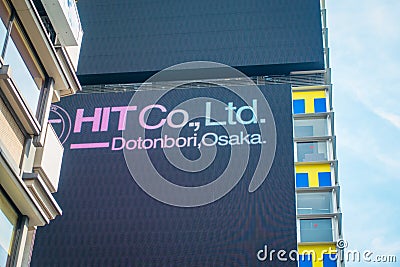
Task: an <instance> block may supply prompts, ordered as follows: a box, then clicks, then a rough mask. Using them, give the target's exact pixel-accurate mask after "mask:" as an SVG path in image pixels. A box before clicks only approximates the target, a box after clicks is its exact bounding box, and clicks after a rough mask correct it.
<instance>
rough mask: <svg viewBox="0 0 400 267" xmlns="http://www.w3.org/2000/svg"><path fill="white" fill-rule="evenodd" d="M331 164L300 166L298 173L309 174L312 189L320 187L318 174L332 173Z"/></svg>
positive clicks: (297, 167) (297, 168)
mask: <svg viewBox="0 0 400 267" xmlns="http://www.w3.org/2000/svg"><path fill="white" fill-rule="evenodd" d="M330 171H331V166H330V165H329V164H313V165H298V166H296V173H308V184H309V186H310V187H319V181H318V173H319V172H330Z"/></svg>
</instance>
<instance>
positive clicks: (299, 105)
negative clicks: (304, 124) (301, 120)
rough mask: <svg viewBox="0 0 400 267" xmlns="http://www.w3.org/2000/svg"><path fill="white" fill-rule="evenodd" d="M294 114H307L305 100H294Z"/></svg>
mask: <svg viewBox="0 0 400 267" xmlns="http://www.w3.org/2000/svg"><path fill="white" fill-rule="evenodd" d="M293 113H294V114H300V113H306V101H305V100H304V99H296V100H293Z"/></svg>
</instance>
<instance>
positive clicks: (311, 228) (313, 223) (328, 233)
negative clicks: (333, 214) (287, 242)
mask: <svg viewBox="0 0 400 267" xmlns="http://www.w3.org/2000/svg"><path fill="white" fill-rule="evenodd" d="M300 241H301V242H332V241H333V233H332V220H331V219H312V220H300Z"/></svg>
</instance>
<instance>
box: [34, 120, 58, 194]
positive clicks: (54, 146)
mask: <svg viewBox="0 0 400 267" xmlns="http://www.w3.org/2000/svg"><path fill="white" fill-rule="evenodd" d="M46 128H47V129H46V136H45V139H44V145H43V147H38V148H37V150H36V155H35V160H34V163H33V170H34V172H36V173H38V174H40V176H41V177H42V179H43V181H44V183H45V184H46V185H47V187H48V188H49V190H50V192H51V193H54V192H56V191H57V189H58V181H59V178H60V170H61V163H62V157H63V152H64V148H63V146H62V144H61V143H60V141H59V140H58V137H57V135H56V133H55V132H54V129H53V127H52V126H51V124H50V123H49V124H47V127H46Z"/></svg>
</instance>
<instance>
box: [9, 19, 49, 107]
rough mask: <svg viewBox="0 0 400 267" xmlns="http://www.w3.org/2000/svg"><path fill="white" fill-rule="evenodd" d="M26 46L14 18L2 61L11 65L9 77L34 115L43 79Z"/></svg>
mask: <svg viewBox="0 0 400 267" xmlns="http://www.w3.org/2000/svg"><path fill="white" fill-rule="evenodd" d="M28 47H29V45H28V44H27V41H26V40H25V38H24V37H23V34H22V30H21V28H20V26H19V25H18V23H17V21H16V20H14V22H13V27H12V30H11V38H9V39H8V44H7V49H6V53H5V56H4V61H5V64H8V65H10V66H11V77H12V79H13V81H14V82H15V83H16V84H17V88H18V90H19V91H20V93H21V94H22V96H23V98H24V100H25V103H26V104H27V105H28V107H29V108H30V110H31V111H32V114H33V115H35V114H36V110H37V107H38V104H39V95H40V89H41V87H42V85H43V79H42V78H41V77H40V76H41V75H40V74H39V71H38V70H37V68H36V66H35V62H34V60H32V56H31V55H32V51H30V49H29V48H28Z"/></svg>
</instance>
